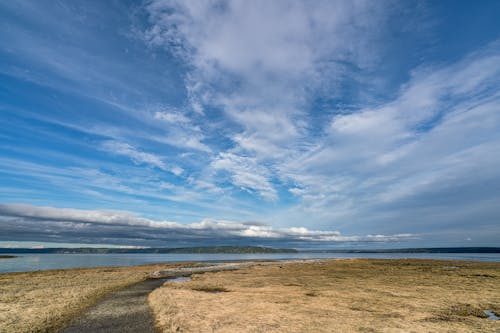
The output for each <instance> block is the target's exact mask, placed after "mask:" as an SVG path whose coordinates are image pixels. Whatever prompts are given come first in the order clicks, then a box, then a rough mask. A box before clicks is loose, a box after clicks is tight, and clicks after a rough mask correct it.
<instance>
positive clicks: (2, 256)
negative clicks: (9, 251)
mask: <svg viewBox="0 0 500 333" xmlns="http://www.w3.org/2000/svg"><path fill="white" fill-rule="evenodd" d="M13 258H17V256H5V255H0V259H13Z"/></svg>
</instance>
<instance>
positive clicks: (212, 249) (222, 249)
mask: <svg viewBox="0 0 500 333" xmlns="http://www.w3.org/2000/svg"><path fill="white" fill-rule="evenodd" d="M297 252H298V251H297V250H295V249H275V248H270V247H260V246H202V247H185V248H143V249H122V248H91V247H82V248H43V249H21V248H4V249H2V248H0V253H56V254H57V253H62V254H82V253H83V254H86V253H88V254H105V253H238V254H251V253H297Z"/></svg>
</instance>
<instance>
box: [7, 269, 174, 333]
mask: <svg viewBox="0 0 500 333" xmlns="http://www.w3.org/2000/svg"><path fill="white" fill-rule="evenodd" d="M165 267H167V266H166V265H146V266H136V267H118V268H81V269H68V270H52V271H40V272H26V273H9V274H0V332H1V333H16V332H40V333H41V332H54V331H56V330H57V329H58V328H60V327H61V326H62V325H64V324H65V323H66V322H67V321H68V320H69V319H71V318H72V317H73V316H75V315H78V314H79V313H80V312H81V311H82V310H83V309H85V308H86V307H88V306H90V305H92V304H93V303H95V301H96V300H97V299H98V298H99V297H101V296H103V295H105V294H106V293H108V292H110V291H112V290H116V289H118V288H121V287H124V286H127V285H129V284H132V283H134V282H138V281H140V280H142V279H144V278H146V277H147V274H148V273H150V272H152V271H154V270H158V269H160V268H165Z"/></svg>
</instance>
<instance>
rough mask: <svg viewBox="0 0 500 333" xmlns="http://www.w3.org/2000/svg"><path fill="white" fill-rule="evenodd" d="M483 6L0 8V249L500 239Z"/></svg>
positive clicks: (494, 38) (9, 4) (496, 103)
mask: <svg viewBox="0 0 500 333" xmlns="http://www.w3.org/2000/svg"><path fill="white" fill-rule="evenodd" d="M498 15H500V3H499V2H498V1H481V2H478V3H473V2H470V1H439V2H435V1H434V2H432V1H428V2H427V1H405V2H397V1H354V2H351V1H314V2H312V1H295V2H291V1H272V2H269V1H206V2H204V1H193V2H191V1H164V0H157V1H143V2H136V1H130V2H128V1H18V2H15V1H4V2H1V3H0V40H1V44H0V122H1V128H2V130H1V131H0V246H22V245H23V244H24V245H30V246H31V245H33V244H35V245H36V244H45V245H53V244H56V243H61V244H63V243H64V244H78V245H79V244H108V245H132V246H167V247H168V246H190V245H214V244H245V245H246V244H255V245H271V246H293V247H298V248H307V247H321V248H330V247H410V246H495V245H498V244H500V109H499V108H500V90H499V87H500V23H499V22H498Z"/></svg>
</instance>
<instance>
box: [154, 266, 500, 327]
mask: <svg viewBox="0 0 500 333" xmlns="http://www.w3.org/2000/svg"><path fill="white" fill-rule="evenodd" d="M149 303H150V306H151V307H152V308H153V311H154V313H155V316H156V321H157V326H158V328H159V330H161V331H162V332H287V333H288V332H290V333H292V332H500V321H491V320H487V319H486V318H485V317H486V316H485V315H484V313H483V311H482V310H484V309H493V310H494V311H495V313H496V314H499V312H500V263H478V262H458V261H436V260H371V259H349V260H330V261H323V262H318V263H286V264H285V263H283V264H279V265H273V266H261V267H252V268H247V269H241V270H238V271H231V272H219V273H205V274H199V275H194V276H193V280H191V281H188V282H182V283H166V284H165V285H164V286H163V287H161V288H159V289H156V290H155V291H153V292H152V293H151V294H150V296H149Z"/></svg>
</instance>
